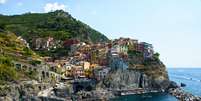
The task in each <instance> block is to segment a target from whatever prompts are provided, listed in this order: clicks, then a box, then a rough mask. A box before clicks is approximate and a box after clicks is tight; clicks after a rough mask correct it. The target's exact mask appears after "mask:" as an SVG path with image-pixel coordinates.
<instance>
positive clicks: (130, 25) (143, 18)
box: [0, 0, 201, 67]
mask: <svg viewBox="0 0 201 101" xmlns="http://www.w3.org/2000/svg"><path fill="white" fill-rule="evenodd" d="M57 9H62V10H65V11H67V12H69V13H70V14H71V15H72V16H73V17H75V18H76V19H79V20H81V21H82V22H84V23H86V24H88V25H90V26H91V27H92V28H94V29H96V30H98V31H100V32H101V33H103V34H105V35H106V36H107V37H108V38H110V39H115V38H119V37H130V38H134V39H138V40H139V41H145V42H148V43H151V44H153V46H154V49H155V51H156V52H159V53H160V59H161V60H162V61H163V62H164V64H165V65H166V66H167V67H201V45H200V44H201V0H0V14H5V15H14V14H22V13H26V12H32V13H44V12H49V11H54V10H57Z"/></svg>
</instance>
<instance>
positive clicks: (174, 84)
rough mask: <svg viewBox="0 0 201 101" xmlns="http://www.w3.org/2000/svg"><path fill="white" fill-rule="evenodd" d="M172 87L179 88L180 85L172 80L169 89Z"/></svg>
mask: <svg viewBox="0 0 201 101" xmlns="http://www.w3.org/2000/svg"><path fill="white" fill-rule="evenodd" d="M170 88H179V86H178V85H177V83H176V82H174V81H170V83H169V86H168V89H170Z"/></svg>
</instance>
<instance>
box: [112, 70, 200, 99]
mask: <svg viewBox="0 0 201 101" xmlns="http://www.w3.org/2000/svg"><path fill="white" fill-rule="evenodd" d="M167 70H168V74H169V77H170V80H172V81H175V82H177V84H181V83H184V84H186V86H185V87H183V89H184V90H185V91H187V92H190V93H192V94H194V95H197V96H201V68H168V69H167ZM111 100H112V101H178V100H177V99H176V98H175V97H174V96H171V95H170V94H167V93H148V94H139V95H126V96H121V97H118V98H115V99H111Z"/></svg>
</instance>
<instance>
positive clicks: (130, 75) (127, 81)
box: [101, 62, 169, 90]
mask: <svg viewBox="0 0 201 101" xmlns="http://www.w3.org/2000/svg"><path fill="white" fill-rule="evenodd" d="M168 85H169V78H168V74H167V72H166V68H165V66H164V65H163V64H162V62H156V63H154V62H153V63H149V65H146V66H143V67H140V69H139V68H136V67H129V68H128V69H126V70H123V69H117V70H113V71H111V72H110V73H109V75H108V76H107V77H106V78H105V79H104V80H103V81H102V82H101V86H102V87H106V88H110V89H114V90H118V89H124V90H126V89H137V88H143V89H147V90H165V89H166V88H167V87H168Z"/></svg>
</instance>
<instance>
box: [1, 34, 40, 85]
mask: <svg viewBox="0 0 201 101" xmlns="http://www.w3.org/2000/svg"><path fill="white" fill-rule="evenodd" d="M28 58H30V60H29V59H28ZM39 60H40V57H39V56H38V55H36V54H35V53H34V52H33V51H32V50H31V49H29V48H28V47H26V45H25V44H24V43H23V42H21V41H20V40H19V39H17V36H16V35H15V34H13V33H7V32H0V85H5V84H6V83H8V82H13V81H18V80H20V79H24V78H31V79H34V78H35V77H36V74H37V73H36V72H35V71H29V72H25V71H19V70H16V69H15V67H14V65H13V63H12V62H13V61H20V62H24V63H28V64H32V65H36V64H40V63H41V61H39Z"/></svg>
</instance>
